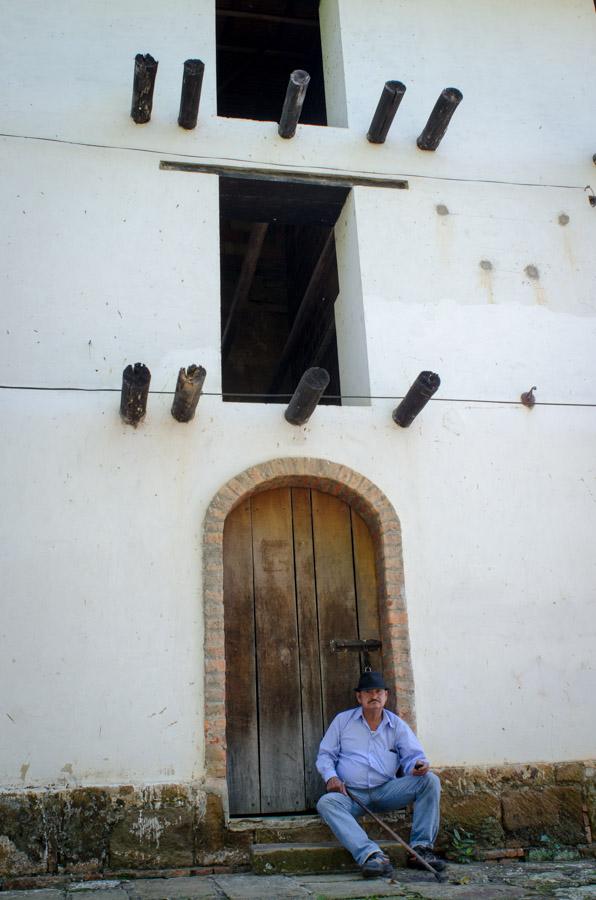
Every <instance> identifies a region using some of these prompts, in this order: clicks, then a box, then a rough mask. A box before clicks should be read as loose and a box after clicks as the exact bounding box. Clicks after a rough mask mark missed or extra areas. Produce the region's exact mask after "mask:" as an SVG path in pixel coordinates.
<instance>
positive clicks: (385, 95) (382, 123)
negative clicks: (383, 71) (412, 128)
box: [366, 81, 406, 144]
mask: <svg viewBox="0 0 596 900" xmlns="http://www.w3.org/2000/svg"><path fill="white" fill-rule="evenodd" d="M405 92H406V86H405V84H403V83H402V82H401V81H386V82H385V85H384V87H383V91H382V93H381V97H380V99H379V102H378V104H377V108H376V110H375V114H374V116H373V118H372V122H371V123H370V128H369V129H368V134H367V135H366V138H367V140H368V141H370V143H371V144H384V143H385V138H386V137H387V134H388V132H389V129H390V128H391V123H392V122H393V120H394V118H395V113H396V112H397V109H398V107H399V104H400V103H401V101H402V99H403V96H404V94H405Z"/></svg>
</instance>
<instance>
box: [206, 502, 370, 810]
mask: <svg viewBox="0 0 596 900" xmlns="http://www.w3.org/2000/svg"><path fill="white" fill-rule="evenodd" d="M224 603H225V646H226V736H227V760H228V770H227V776H228V791H229V801H230V813H231V814H232V815H248V814H252V815H255V814H257V815H259V814H260V815H266V814H269V813H287V812H299V811H304V810H309V809H312V808H313V807H314V805H315V803H316V800H317V798H318V797H319V796H320V794H321V792H322V787H323V786H322V783H321V781H320V778H319V775H318V773H317V771H316V769H315V766H314V762H315V757H316V753H317V748H318V744H319V741H320V739H321V736H322V734H323V732H324V729H325V728H326V727H327V725H328V723H329V722H330V721H331V719H332V718H333V716H334V715H335V714H336V713H337V712H339V711H340V710H342V709H347V708H349V707H351V706H354V704H355V701H354V692H353V688H354V686H355V685H356V683H357V681H358V677H359V674H360V657H359V654H358V653H357V652H351V651H343V652H339V653H338V652H332V650H331V646H330V642H331V641H332V640H334V639H335V640H358V639H360V640H364V639H375V640H378V639H380V634H379V616H378V601H377V586H376V576H375V562H374V548H373V542H372V538H371V535H370V532H369V531H368V528H367V526H366V524H365V523H364V521H363V519H362V518H361V517H360V516H359V515H358V514H357V513H356V512H355V511H354V510H353V509H351V508H350V507H349V506H348V504H347V503H344V502H343V501H341V500H338V499H337V498H336V497H333V496H331V495H330V494H324V493H321V492H320V491H316V490H314V489H312V490H311V489H308V488H278V489H275V490H270V491H266V492H264V493H260V494H256V495H254V496H252V497H250V498H249V499H247V500H245V501H243V502H242V503H241V504H240V505H239V506H238V507H236V509H234V510H233V511H232V513H230V515H229V516H228V518H227V520H226V524H225V530H224ZM372 660H373V663H374V665H375V667H378V668H382V666H381V659H380V654H379V653H378V652H377V653H375V654H374V655H373V657H372Z"/></svg>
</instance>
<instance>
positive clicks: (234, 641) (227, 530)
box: [224, 500, 261, 815]
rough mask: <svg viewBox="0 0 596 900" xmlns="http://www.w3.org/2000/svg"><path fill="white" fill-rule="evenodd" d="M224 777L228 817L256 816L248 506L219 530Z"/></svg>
mask: <svg viewBox="0 0 596 900" xmlns="http://www.w3.org/2000/svg"><path fill="white" fill-rule="evenodd" d="M224 616H225V651H226V738H227V747H228V752H227V777H228V792H229V801H230V813H231V814H232V815H239V814H247V813H255V812H257V813H258V812H260V808H261V806H260V796H259V744H258V740H259V739H258V728H257V724H258V716H257V690H256V671H255V630H254V597H253V563H252V534H251V522H250V501H249V500H247V501H246V502H245V503H242V504H241V505H240V506H238V507H237V508H236V509H235V510H233V511H232V512H231V513H230V515H229V516H228V518H227V519H226V523H225V527H224Z"/></svg>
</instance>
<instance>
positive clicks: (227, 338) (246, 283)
mask: <svg viewBox="0 0 596 900" xmlns="http://www.w3.org/2000/svg"><path fill="white" fill-rule="evenodd" d="M268 227H269V223H268V222H255V223H254V225H253V226H252V227H251V229H250V235H249V238H248V246H247V248H246V253H245V254H244V259H243V260H242V268H241V269H240V275H239V276H238V282H237V284H236V289H235V291H234V296H233V297H232V302H231V304H230V309H229V311H228V317H227V319H226V324H225V325H224V328H223V331H222V334H221V355H222V359H225V358H226V357H227V355H228V353H229V352H230V347H231V346H232V340H233V331H232V320H233V318H234V315H235V313H236V310H237V309H238V307H239V306H241V305H242V304H243V303H244V302H245V301H246V298H247V297H248V295H249V293H250V289H251V286H252V283H253V279H254V277H255V271H256V268H257V263H258V261H259V257H260V255H261V249H262V247H263V241H264V240H265V235H266V234H267V229H268Z"/></svg>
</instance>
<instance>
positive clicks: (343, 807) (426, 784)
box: [317, 772, 441, 866]
mask: <svg viewBox="0 0 596 900" xmlns="http://www.w3.org/2000/svg"><path fill="white" fill-rule="evenodd" d="M349 790H350V793H351V794H353V795H354V796H355V797H358V799H359V800H362V802H363V803H364V804H366V806H368V808H369V809H370V810H372V811H373V812H376V813H382V812H390V811H391V810H394V809H403V808H404V806H408V805H409V804H410V803H413V804H414V816H413V819H412V833H411V837H410V843H411V845H412V846H423V847H432V845H433V844H434V841H435V838H436V836H437V831H438V830H439V804H440V799H441V782H440V781H439V779H438V777H437V776H436V775H435V774H434V772H428V773H427V774H426V775H405V776H404V777H403V778H391V779H390V780H389V781H386V782H385V784H381V785H380V786H379V787H374V788H349ZM317 810H318V813H319V815H320V816H321V818H322V819H324V820H325V822H326V823H327V825H329V827H330V829H331V831H332V832H333V834H334V835H335V836H336V838H337V839H338V841H339V842H340V843H341V844H343V846H344V847H345V848H346V849H347V850H349V851H350V853H351V854H352V856H353V857H354V859H355V860H356V862H357V863H358V865H359V866H361V865H363V864H364V863H365V862H366V860H367V859H368V857H369V856H370V855H371V853H376V852H379V851H380V847H379V845H378V844H375V842H374V841H371V840H370V838H369V837H368V835H367V833H366V832H365V831H364V829H363V828H361V827H360V825H359V824H358V822H357V821H356V818H357V817H358V816H362V815H364V813H363V811H362V809H361V808H360V807H359V806H358V804H357V803H354V801H353V800H350V798H349V797H346V796H345V794H338V793H336V792H335V791H334V792H331V793H329V794H324V795H323V796H322V797H321V799H320V800H319V802H318V803H317Z"/></svg>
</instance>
